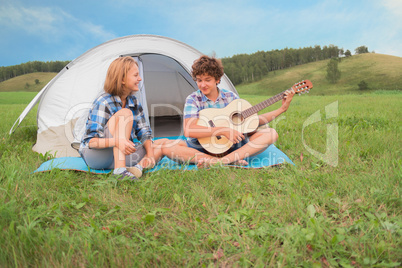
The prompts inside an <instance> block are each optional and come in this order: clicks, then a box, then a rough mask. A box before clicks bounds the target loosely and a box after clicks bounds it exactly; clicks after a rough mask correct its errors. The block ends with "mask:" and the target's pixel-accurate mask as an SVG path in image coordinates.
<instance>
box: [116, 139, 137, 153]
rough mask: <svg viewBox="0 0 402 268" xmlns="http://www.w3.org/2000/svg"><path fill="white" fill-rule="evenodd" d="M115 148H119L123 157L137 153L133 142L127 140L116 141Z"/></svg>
mask: <svg viewBox="0 0 402 268" xmlns="http://www.w3.org/2000/svg"><path fill="white" fill-rule="evenodd" d="M116 147H117V148H119V150H120V151H122V152H123V153H124V154H125V155H129V154H132V153H134V152H135V151H137V149H135V145H134V142H132V141H130V140H127V139H119V140H117V144H116Z"/></svg>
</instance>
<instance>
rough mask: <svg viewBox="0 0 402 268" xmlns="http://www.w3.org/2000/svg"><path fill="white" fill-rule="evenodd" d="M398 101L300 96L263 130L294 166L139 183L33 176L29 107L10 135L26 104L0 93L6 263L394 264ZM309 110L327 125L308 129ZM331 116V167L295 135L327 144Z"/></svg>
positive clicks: (167, 174)
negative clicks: (272, 132)
mask: <svg viewBox="0 0 402 268" xmlns="http://www.w3.org/2000/svg"><path fill="white" fill-rule="evenodd" d="M3 94H4V93H0V96H1V97H2V98H3V96H4V95H3ZM21 95H25V93H15V95H13V96H14V97H16V99H18V96H21ZM242 97H243V98H246V99H248V100H249V101H250V102H252V103H257V102H259V101H261V100H263V99H264V98H263V97H257V96H247V95H242ZM334 102H338V107H339V109H338V116H337V117H334V118H329V119H326V113H325V107H326V106H328V105H329V104H331V103H334ZM401 102H402V95H401V94H400V93H398V91H393V92H385V93H384V92H383V91H379V92H376V93H375V94H374V93H373V94H363V95H342V96H341V95H333V96H312V95H303V96H300V97H295V98H294V101H293V102H292V105H291V107H290V109H289V110H288V112H287V113H286V114H284V115H283V116H282V117H280V118H278V119H277V121H276V122H274V123H272V124H271V126H275V128H276V129H277V131H278V133H279V135H280V139H279V140H278V142H277V143H276V145H277V147H279V148H280V149H281V150H282V151H283V152H285V153H286V154H287V155H288V156H289V157H290V158H291V159H292V160H293V161H294V162H295V164H296V166H291V165H284V166H281V167H276V168H267V169H261V170H242V169H229V168H213V169H210V170H200V171H187V172H181V171H173V170H160V171H157V172H153V173H150V174H146V175H145V176H144V177H143V178H142V179H141V181H139V182H131V181H120V180H116V179H115V178H113V177H112V176H108V175H95V174H89V173H81V172H74V171H61V170H57V169H56V170H53V171H50V172H44V173H35V174H33V173H32V172H33V171H34V170H35V169H36V168H37V167H39V165H40V164H41V163H43V162H44V161H45V159H46V157H44V156H41V155H38V154H37V153H34V152H33V151H32V150H31V147H32V144H33V143H34V142H35V138H36V137H35V136H36V123H35V122H36V118H35V111H32V112H31V113H30V114H29V115H28V118H27V119H26V120H25V121H24V122H23V123H22V125H21V126H20V128H18V129H17V131H16V132H15V133H14V134H13V135H12V136H9V135H8V134H7V133H8V130H9V129H10V128H11V125H12V124H13V123H14V121H15V119H16V118H17V117H18V115H19V114H20V113H21V111H22V110H23V109H24V108H25V104H19V103H18V104H11V103H10V104H5V103H2V104H1V105H0V113H1V115H2V119H1V125H0V200H1V201H0V228H1V230H2V232H1V233H0V263H1V266H4V267H27V266H28V267H29V266H40V267H43V266H49V267H60V266H63V267H77V266H96V267H97V266H102V267H103V266H107V267H116V266H118V267H137V266H140V267H144V266H146V267H149V266H163V267H177V266H190V267H191V266H195V267H207V266H230V267H232V266H245V267H249V266H257V267H398V266H400V265H401V263H402V257H401V256H402V245H401V234H402V228H401V227H402V217H401V203H402V202H401V195H400V191H401V185H400V183H401V177H402V170H401V164H402V163H401V162H402V161H401V159H402V157H401V148H402V146H401V145H402V144H401V136H400V133H401V120H400V118H401V117H402V114H401V113H402V110H401V109H400V107H401ZM276 105H278V104H276ZM272 108H275V107H271V109H272ZM318 110H319V111H320V115H321V118H322V121H321V122H317V123H315V124H312V125H310V126H306V127H305V128H304V130H303V123H304V122H306V120H308V118H309V117H310V116H311V115H312V114H314V113H315V112H316V111H318ZM330 124H336V125H337V126H338V129H339V133H338V139H339V147H338V150H337V152H338V160H339V162H338V163H339V164H338V166H336V167H333V166H331V165H329V164H328V163H325V162H323V161H321V160H320V159H318V158H316V157H315V156H313V155H311V154H309V152H308V151H307V150H306V148H305V146H304V145H303V142H304V143H305V144H306V145H307V146H309V147H310V148H313V149H314V150H316V151H319V152H322V153H324V152H325V150H326V145H325V142H326V139H325V137H326V131H327V125H330ZM302 131H304V132H303V133H304V135H303V138H302Z"/></svg>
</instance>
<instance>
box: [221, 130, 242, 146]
mask: <svg viewBox="0 0 402 268" xmlns="http://www.w3.org/2000/svg"><path fill="white" fill-rule="evenodd" d="M222 134H223V136H225V137H226V138H227V139H228V140H230V141H231V142H233V143H234V144H237V143H239V142H241V141H242V140H244V138H245V137H244V134H243V133H241V132H239V131H237V130H234V129H231V128H225V129H224V131H223V132H222Z"/></svg>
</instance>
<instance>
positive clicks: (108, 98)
mask: <svg viewBox="0 0 402 268" xmlns="http://www.w3.org/2000/svg"><path fill="white" fill-rule="evenodd" d="M126 108H128V109H130V110H131V111H132V112H133V115H134V122H133V128H132V130H131V137H130V140H132V141H134V139H135V138H137V139H138V140H139V141H141V142H142V143H144V142H145V141H146V140H148V139H152V130H151V128H150V127H149V125H148V124H147V121H146V120H145V116H144V112H143V109H142V106H141V104H140V103H139V101H138V100H137V98H136V97H135V96H133V95H129V96H128V97H127V103H126ZM121 109H122V102H121V99H120V97H119V96H113V95H111V94H109V93H103V94H102V95H100V96H99V97H98V98H97V99H96V100H95V101H94V103H93V104H92V108H91V110H90V111H89V115H88V120H87V123H86V131H85V134H84V136H83V137H82V140H81V145H80V151H81V150H82V149H83V148H88V143H89V141H90V140H91V139H92V138H94V137H98V138H104V137H105V126H106V123H107V122H108V120H109V119H110V118H111V117H112V115H114V114H115V113H116V112H117V111H119V110H121Z"/></svg>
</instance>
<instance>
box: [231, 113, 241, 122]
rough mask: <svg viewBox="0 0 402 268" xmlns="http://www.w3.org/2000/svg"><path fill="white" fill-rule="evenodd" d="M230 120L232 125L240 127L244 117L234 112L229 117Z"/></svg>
mask: <svg viewBox="0 0 402 268" xmlns="http://www.w3.org/2000/svg"><path fill="white" fill-rule="evenodd" d="M231 120H232V123H233V125H240V124H242V123H243V121H244V117H243V116H242V115H241V113H238V112H235V113H233V114H232V115H231Z"/></svg>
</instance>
